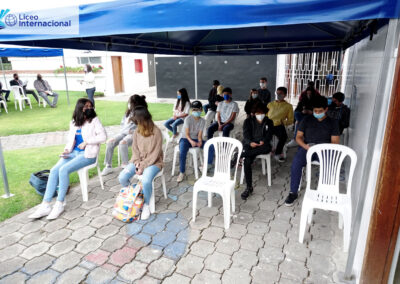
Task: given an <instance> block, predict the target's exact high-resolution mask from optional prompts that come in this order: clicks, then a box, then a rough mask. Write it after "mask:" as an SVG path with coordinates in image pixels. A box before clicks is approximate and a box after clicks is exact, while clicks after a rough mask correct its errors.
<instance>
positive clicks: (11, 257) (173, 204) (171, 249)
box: [0, 149, 347, 284]
mask: <svg viewBox="0 0 400 284" xmlns="http://www.w3.org/2000/svg"><path fill="white" fill-rule="evenodd" d="M170 151H172V150H171V149H170ZM170 153H171V152H170ZM293 154H294V150H293V149H292V150H290V151H289V153H288V161H291V159H292V157H293ZM168 158H169V159H167V163H166V167H165V173H166V179H167V189H168V191H169V194H168V198H167V199H164V197H163V196H162V190H161V187H160V184H159V181H158V182H156V189H155V191H156V214H154V215H152V216H151V218H150V219H149V220H147V221H139V222H135V223H132V224H124V223H122V222H120V221H117V220H115V219H113V218H112V217H111V211H112V206H113V204H114V201H115V197H116V195H117V193H118V191H119V189H120V185H119V184H118V180H117V176H118V172H119V169H116V170H115V171H114V173H113V174H110V175H108V176H106V177H105V188H106V189H105V190H104V191H103V190H102V189H101V187H100V185H99V181H98V178H94V179H92V180H91V181H90V186H89V187H90V193H89V201H88V202H86V203H83V202H82V198H81V193H80V188H79V186H78V187H75V188H73V189H72V190H71V192H70V194H69V195H68V196H67V206H66V212H65V213H63V214H62V216H60V218H59V219H57V220H54V221H47V220H46V219H42V220H37V221H30V220H29V219H27V215H29V214H30V213H31V212H32V211H33V210H34V209H31V210H28V211H26V212H23V213H21V214H19V215H17V216H14V217H13V218H11V219H8V220H6V221H4V222H3V223H0V283H12V284H14V283H24V282H26V283H40V284H44V283H68V284H71V283H174V284H176V283H179V284H180V283H229V284H232V283H263V284H265V283H318V284H320V283H337V282H338V281H337V277H336V272H338V271H343V270H344V265H345V261H346V257H347V254H346V253H344V252H343V250H342V231H341V230H339V229H338V226H337V224H338V218H337V214H335V213H329V212H324V211H317V212H316V213H315V215H314V217H313V222H312V225H311V226H309V227H308V228H307V232H306V236H305V241H304V243H303V244H300V243H299V242H298V231H299V221H300V210H301V200H302V193H304V190H303V191H302V192H301V194H300V198H299V201H298V202H296V204H295V206H294V207H290V208H288V207H285V206H284V205H283V203H284V199H285V197H286V195H287V192H288V186H289V181H290V172H289V171H290V162H286V163H283V164H277V163H276V162H275V161H273V162H272V174H273V178H272V186H271V187H267V186H266V183H267V181H266V177H265V176H263V175H262V174H261V165H260V164H259V163H256V164H255V165H254V172H255V174H254V183H255V192H254V194H253V195H252V196H251V197H250V198H249V199H248V200H247V201H243V200H241V199H240V193H241V191H242V190H243V186H241V188H240V189H239V190H237V191H236V212H235V213H234V214H233V216H232V224H231V227H230V229H229V230H224V229H223V215H222V201H221V198H220V197H218V196H217V197H214V200H213V207H211V208H209V207H207V204H206V195H205V194H200V196H199V200H198V209H199V210H198V216H197V217H196V222H195V223H193V222H191V215H192V188H193V184H194V175H193V170H192V169H191V168H190V164H189V163H188V165H189V169H188V178H187V179H186V180H185V181H184V182H182V183H180V184H177V183H176V181H175V180H176V176H175V177H171V176H170V172H171V161H170V158H171V157H168Z"/></svg>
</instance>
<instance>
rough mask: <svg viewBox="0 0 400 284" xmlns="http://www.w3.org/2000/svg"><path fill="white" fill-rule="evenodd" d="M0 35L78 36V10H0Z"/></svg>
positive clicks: (70, 8) (75, 8)
mask: <svg viewBox="0 0 400 284" xmlns="http://www.w3.org/2000/svg"><path fill="white" fill-rule="evenodd" d="M0 34H79V8H78V6H75V7H63V8H62V9H60V8H58V9H48V10H45V9H44V10H38V11H27V12H19V11H18V12H13V11H11V10H10V9H3V10H0Z"/></svg>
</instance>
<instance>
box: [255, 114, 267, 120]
mask: <svg viewBox="0 0 400 284" xmlns="http://www.w3.org/2000/svg"><path fill="white" fill-rule="evenodd" d="M264 117H265V114H256V118H257V120H258V121H262V120H263V119H264Z"/></svg>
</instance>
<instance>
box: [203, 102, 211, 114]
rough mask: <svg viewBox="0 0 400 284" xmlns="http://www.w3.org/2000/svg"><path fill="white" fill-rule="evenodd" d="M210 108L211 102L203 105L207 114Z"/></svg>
mask: <svg viewBox="0 0 400 284" xmlns="http://www.w3.org/2000/svg"><path fill="white" fill-rule="evenodd" d="M209 108H210V104H205V105H204V106H203V110H204V113H205V114H207V112H208V109H209Z"/></svg>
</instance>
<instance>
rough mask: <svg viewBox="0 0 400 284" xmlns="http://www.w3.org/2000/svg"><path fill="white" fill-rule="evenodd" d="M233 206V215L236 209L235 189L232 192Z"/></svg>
mask: <svg viewBox="0 0 400 284" xmlns="http://www.w3.org/2000/svg"><path fill="white" fill-rule="evenodd" d="M231 204H232V213H234V212H235V207H236V200H235V189H233V190H231Z"/></svg>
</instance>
